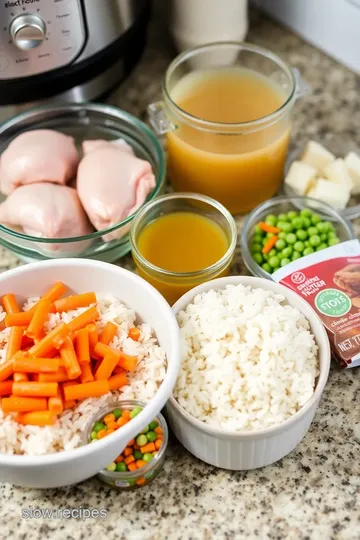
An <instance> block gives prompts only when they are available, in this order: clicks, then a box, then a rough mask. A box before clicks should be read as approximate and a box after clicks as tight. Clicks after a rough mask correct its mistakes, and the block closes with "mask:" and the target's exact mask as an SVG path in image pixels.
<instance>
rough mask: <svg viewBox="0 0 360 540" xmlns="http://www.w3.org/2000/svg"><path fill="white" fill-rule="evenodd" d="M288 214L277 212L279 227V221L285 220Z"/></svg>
mask: <svg viewBox="0 0 360 540" xmlns="http://www.w3.org/2000/svg"><path fill="white" fill-rule="evenodd" d="M287 220H288V216H287V215H286V214H279V215H278V227H279V221H287Z"/></svg>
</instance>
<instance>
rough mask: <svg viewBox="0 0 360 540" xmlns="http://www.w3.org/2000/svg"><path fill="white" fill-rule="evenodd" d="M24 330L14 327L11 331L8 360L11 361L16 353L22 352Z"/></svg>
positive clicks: (7, 348) (7, 349)
mask: <svg viewBox="0 0 360 540" xmlns="http://www.w3.org/2000/svg"><path fill="white" fill-rule="evenodd" d="M23 335H24V330H23V328H22V327H21V326H13V327H12V329H11V330H10V335H9V341H8V344H7V347H6V360H10V358H12V357H13V356H14V354H15V353H17V352H18V351H20V349H21V345H22V338H23Z"/></svg>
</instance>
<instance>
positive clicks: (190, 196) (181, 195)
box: [129, 192, 237, 279]
mask: <svg viewBox="0 0 360 540" xmlns="http://www.w3.org/2000/svg"><path fill="white" fill-rule="evenodd" d="M176 199H187V200H195V201H200V202H204V203H206V204H208V205H209V206H212V207H213V209H215V210H216V211H217V212H218V213H219V214H222V216H223V217H224V218H225V219H226V222H227V225H228V227H229V230H230V236H231V240H230V244H229V247H228V248H227V250H226V252H225V253H224V255H223V256H222V257H221V259H219V260H218V261H217V262H215V263H213V264H211V265H210V266H207V267H206V268H202V269H201V270H196V271H194V272H172V271H170V270H165V269H164V268H161V267H160V266H156V265H155V264H152V263H150V262H149V261H148V260H147V259H146V258H145V257H144V256H143V255H142V254H141V253H140V251H139V250H138V248H137V240H136V237H135V232H136V228H137V227H138V226H139V224H140V223H141V221H142V220H143V219H144V218H145V216H146V214H147V213H148V211H149V210H151V209H152V208H154V207H155V206H157V205H159V204H161V203H162V202H164V201H165V202H166V201H169V200H176ZM129 237H130V245H131V250H132V252H133V255H135V257H136V258H137V259H138V260H139V261H140V263H141V264H142V265H143V266H144V267H146V268H147V269H148V270H151V271H152V272H154V273H156V274H160V275H162V276H166V277H167V278H180V279H188V278H189V279H191V278H197V277H198V276H202V275H204V274H212V273H214V272H217V271H218V270H220V269H221V268H222V266H223V265H224V264H225V263H227V262H228V260H229V259H230V258H231V257H232V255H233V253H234V251H235V248H236V244H237V228H236V223H235V220H234V218H233V216H232V215H231V214H230V212H229V210H227V209H226V208H225V206H223V205H222V204H221V203H220V202H218V201H217V200H215V199H212V198H211V197H208V196H207V195H201V194H199V193H191V192H176V193H167V194H165V195H161V196H160V197H157V198H156V199H153V200H152V201H148V202H147V203H146V204H144V205H143V206H142V207H141V208H140V209H139V211H138V212H137V214H136V216H135V217H134V219H133V221H132V224H131V229H130V235H129Z"/></svg>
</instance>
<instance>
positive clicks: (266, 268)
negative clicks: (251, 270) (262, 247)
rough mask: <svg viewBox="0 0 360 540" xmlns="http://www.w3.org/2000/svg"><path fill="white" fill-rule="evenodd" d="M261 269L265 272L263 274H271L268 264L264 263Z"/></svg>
mask: <svg viewBox="0 0 360 540" xmlns="http://www.w3.org/2000/svg"><path fill="white" fill-rule="evenodd" d="M261 268H262V269H263V270H265V272H268V273H269V274H270V273H271V272H272V269H271V266H270V264H269V263H264V264H263V265H262V266H261Z"/></svg>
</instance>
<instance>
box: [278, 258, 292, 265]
mask: <svg viewBox="0 0 360 540" xmlns="http://www.w3.org/2000/svg"><path fill="white" fill-rule="evenodd" d="M290 262H291V261H290V259H281V261H280V266H286V265H287V264H289V263H290Z"/></svg>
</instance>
